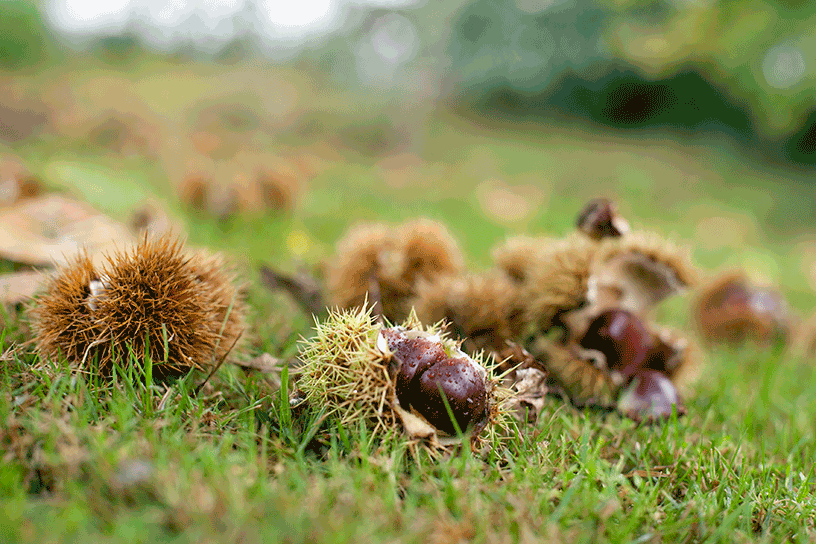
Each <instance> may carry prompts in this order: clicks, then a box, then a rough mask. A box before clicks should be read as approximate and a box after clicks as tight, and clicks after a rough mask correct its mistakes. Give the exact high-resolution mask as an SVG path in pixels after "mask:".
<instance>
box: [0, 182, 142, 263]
mask: <svg viewBox="0 0 816 544" xmlns="http://www.w3.org/2000/svg"><path fill="white" fill-rule="evenodd" d="M132 241H133V236H132V234H131V233H130V231H129V229H128V227H127V226H126V225H124V224H122V223H119V222H118V221H115V220H114V219H111V218H110V217H107V216H106V215H104V214H102V213H101V212H99V211H97V210H95V209H94V208H92V207H91V206H89V205H88V204H86V203H83V202H79V201H76V200H72V199H70V198H67V197H65V196H61V195H56V194H51V195H45V196H42V197H38V198H33V199H30V200H25V201H23V202H20V203H19V204H18V205H16V206H12V207H9V208H5V209H3V210H0V257H2V258H4V259H7V260H9V261H13V262H17V263H24V264H29V265H34V266H51V265H54V264H59V263H64V262H66V260H67V259H69V258H71V257H72V256H74V255H75V254H76V253H77V252H78V251H79V250H81V249H83V248H85V249H87V250H88V251H89V252H90V253H91V254H93V255H100V254H101V253H102V252H103V250H111V249H114V248H115V247H121V246H122V245H125V244H127V243H129V242H132Z"/></svg>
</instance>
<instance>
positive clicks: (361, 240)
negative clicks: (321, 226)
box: [327, 218, 464, 322]
mask: <svg viewBox="0 0 816 544" xmlns="http://www.w3.org/2000/svg"><path fill="white" fill-rule="evenodd" d="M463 263H464V259H463V257H462V253H461V250H460V249H459V246H458V244H457V243H456V240H454V238H453V237H452V236H451V235H450V233H449V232H448V229H447V228H446V227H445V226H444V225H442V224H441V223H437V222H435V221H431V220H430V219H423V218H420V219H416V220H413V221H409V222H407V223H404V224H402V225H400V226H398V227H388V226H386V225H382V224H362V225H357V226H355V227H353V228H352V229H351V230H350V231H349V232H348V234H347V235H346V236H345V237H344V238H343V239H341V240H340V242H338V244H337V251H336V256H335V258H334V260H333V262H331V263H330V264H329V269H328V275H327V283H328V287H329V291H330V293H331V298H332V302H333V304H335V305H337V306H339V307H340V308H353V307H356V306H360V305H361V304H362V302H363V301H364V300H365V299H366V297H368V295H369V289H370V281H375V282H376V283H377V284H378V287H379V290H380V293H379V295H380V302H381V304H382V311H383V315H384V316H385V317H386V318H387V319H389V320H390V321H393V322H396V321H401V320H403V319H405V318H406V317H407V315H408V313H409V311H410V303H409V299H410V297H411V296H413V295H414V292H415V289H416V284H417V282H418V281H419V280H420V279H424V280H426V281H430V280H432V279H433V278H436V277H439V276H443V275H448V274H457V273H459V272H460V271H461V270H462V268H463V266H464V264H463Z"/></svg>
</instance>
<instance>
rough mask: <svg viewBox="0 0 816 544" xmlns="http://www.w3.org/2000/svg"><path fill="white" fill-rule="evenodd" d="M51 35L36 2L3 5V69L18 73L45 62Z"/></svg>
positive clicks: (20, 0) (0, 43) (8, 1)
mask: <svg viewBox="0 0 816 544" xmlns="http://www.w3.org/2000/svg"><path fill="white" fill-rule="evenodd" d="M48 36H50V33H49V32H48V29H47V28H46V26H45V24H44V23H43V21H42V16H41V14H40V12H39V11H38V10H37V7H36V6H35V4H34V2H32V1H30V0H3V1H2V2H0V68H3V69H7V70H14V69H19V68H25V67H28V66H34V65H36V64H38V63H39V62H41V61H43V60H45V58H46V57H47V55H48V52H49V51H48V50H49V47H50V45H51V43H50V41H49V40H48V38H47V37H48Z"/></svg>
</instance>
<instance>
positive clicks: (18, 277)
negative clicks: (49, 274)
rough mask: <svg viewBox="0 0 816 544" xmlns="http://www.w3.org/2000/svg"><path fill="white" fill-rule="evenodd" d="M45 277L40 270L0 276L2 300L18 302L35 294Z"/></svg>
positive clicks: (4, 302) (6, 302)
mask: <svg viewBox="0 0 816 544" xmlns="http://www.w3.org/2000/svg"><path fill="white" fill-rule="evenodd" d="M44 279H45V274H43V273H42V272H39V271H33V270H26V271H23V272H15V273H13V274H4V275H2V276H0V302H2V303H3V304H17V303H18V302H25V301H26V300H28V299H30V298H31V297H33V296H34V293H36V292H37V289H39V287H40V285H42V282H43V280H44Z"/></svg>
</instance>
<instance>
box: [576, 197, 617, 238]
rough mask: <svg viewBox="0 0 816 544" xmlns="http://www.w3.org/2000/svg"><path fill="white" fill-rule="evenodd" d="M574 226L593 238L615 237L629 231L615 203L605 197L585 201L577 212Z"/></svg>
mask: <svg viewBox="0 0 816 544" xmlns="http://www.w3.org/2000/svg"><path fill="white" fill-rule="evenodd" d="M575 226H576V227H577V228H578V230H580V231H581V232H583V233H584V234H586V235H587V236H589V237H590V238H592V239H593V240H601V239H603V238H617V237H620V236H623V235H624V234H626V233H627V232H629V224H628V223H627V222H626V220H625V219H623V218H622V217H620V216H619V215H618V212H617V210H616V209H615V204H613V203H612V201H611V200H608V199H606V198H594V199H592V200H590V201H589V202H587V204H586V205H585V206H584V207H583V209H582V210H581V212H580V213H579V214H578V218H577V219H576V221H575Z"/></svg>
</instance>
